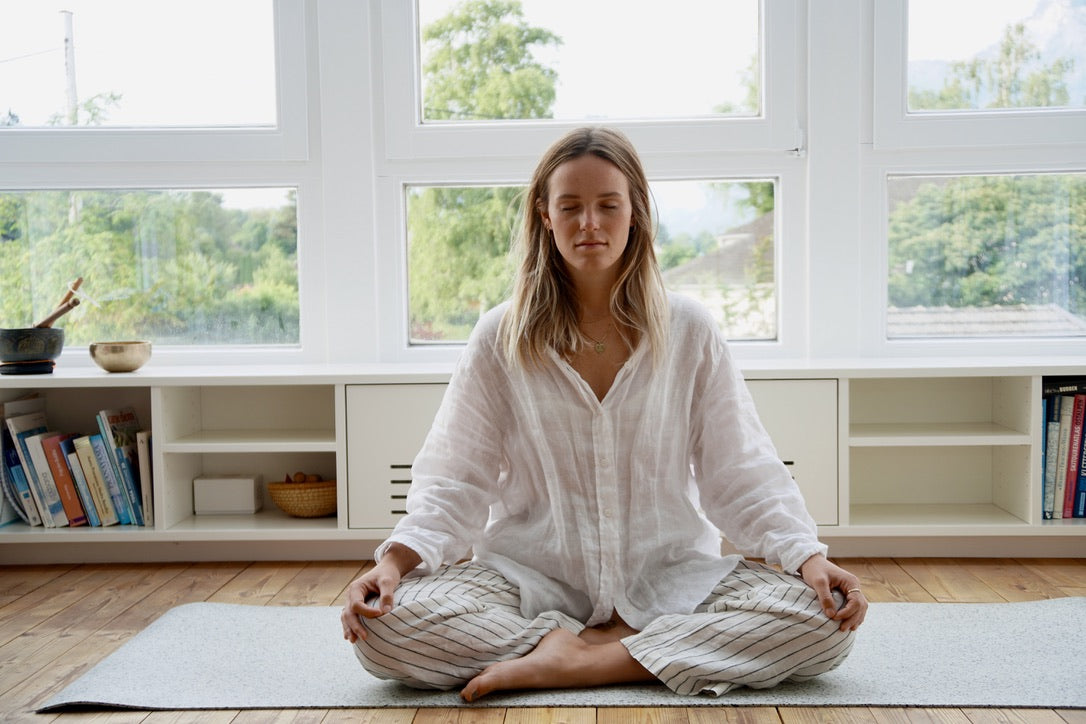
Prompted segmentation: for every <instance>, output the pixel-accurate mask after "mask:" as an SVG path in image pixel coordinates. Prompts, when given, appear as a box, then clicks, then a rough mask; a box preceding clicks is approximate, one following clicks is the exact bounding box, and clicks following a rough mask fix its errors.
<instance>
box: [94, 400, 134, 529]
mask: <svg viewBox="0 0 1086 724" xmlns="http://www.w3.org/2000/svg"><path fill="white" fill-rule="evenodd" d="M96 419H97V422H98V431H99V433H100V434H101V435H102V439H103V440H104V441H106V443H107V444H108V448H107V451H106V452H107V453H108V455H109V462H110V464H111V465H112V466H113V472H114V474H115V475H116V477H117V482H118V483H119V484H120V486H121V494H122V495H123V496H124V503H125V504H126V506H127V509H128V515H129V517H130V518H131V520H132V523H133V524H134V525H143V504H142V503H141V501H140V489H139V481H138V479H137V478H138V475H139V471H138V470H137V469H135V468H133V467H132V466H131V465H130V464H129V465H126V463H128V462H129V461H130V460H131V459H132V457H133V456H134V455H135V450H136V433H137V432H139V429H140V423H139V418H138V417H137V415H136V410H135V409H134V408H132V407H122V408H119V409H107V410H100V411H99V412H98V415H97V416H96Z"/></svg>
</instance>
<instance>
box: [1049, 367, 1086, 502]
mask: <svg viewBox="0 0 1086 724" xmlns="http://www.w3.org/2000/svg"><path fill="white" fill-rule="evenodd" d="M1041 394H1042V403H1043V405H1044V407H1043V411H1044V420H1045V423H1044V429H1043V430H1042V435H1043V436H1044V446H1043V448H1042V450H1043V453H1042V455H1041V461H1042V465H1043V475H1044V477H1043V481H1044V484H1043V486H1042V487H1043V490H1044V499H1043V501H1042V508H1041V510H1042V516H1043V517H1044V519H1045V520H1055V519H1058V518H1086V443H1084V441H1083V434H1084V433H1083V427H1084V426H1083V418H1084V417H1086V377H1074V378H1068V377H1046V378H1044V381H1043V383H1042V388H1041Z"/></svg>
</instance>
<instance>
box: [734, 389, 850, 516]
mask: <svg viewBox="0 0 1086 724" xmlns="http://www.w3.org/2000/svg"><path fill="white" fill-rule="evenodd" d="M747 387H749V388H750V394H751V396H752V397H753V398H754V405H755V407H757V408H758V415H759V417H761V419H762V424H763V425H764V426H765V429H766V431H767V432H768V433H769V436H770V437H771V438H772V439H773V444H774V445H775V446H776V447H777V453H778V454H779V455H780V456H781V460H784V461H785V463H786V464H788V467H789V468H790V469H791V471H792V477H793V478H795V480H796V483H797V484H798V485H799V488H800V490H802V491H803V497H804V499H805V500H806V501H807V510H808V511H809V512H810V513H811V517H812V518H814V519H815V522H816V523H818V524H819V525H837V511H838V501H837V490H838V488H837V460H838V457H837V380H748V381H747Z"/></svg>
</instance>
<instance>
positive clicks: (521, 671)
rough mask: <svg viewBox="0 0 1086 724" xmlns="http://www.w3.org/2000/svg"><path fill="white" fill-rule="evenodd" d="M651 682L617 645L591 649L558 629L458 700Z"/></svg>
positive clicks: (485, 674) (486, 674)
mask: <svg viewBox="0 0 1086 724" xmlns="http://www.w3.org/2000/svg"><path fill="white" fill-rule="evenodd" d="M654 678H655V677H654V676H653V675H652V674H651V673H649V671H648V670H646V669H645V668H644V667H643V666H641V664H639V663H637V661H635V660H634V659H633V657H631V656H630V653H629V651H627V650H626V647H625V646H623V645H622V644H621V643H619V642H618V641H613V642H610V643H605V644H600V645H593V644H589V643H588V642H586V641H584V640H583V639H581V638H579V637H577V636H576V635H575V634H573V633H571V632H569V631H567V630H565V629H562V628H557V629H555V630H553V631H551V632H550V633H548V634H547V635H546V636H544V637H543V639H542V640H541V641H540V642H539V644H538V645H537V646H536V647H535V649H533V650H532V651H531V652H529V653H528V654H527V655H526V656H523V657H521V658H519V659H511V660H509V661H501V662H499V663H497V664H491V665H490V666H488V667H486V668H485V669H483V670H482V671H481V672H479V675H478V676H476V677H475V678H474V679H472V680H471V681H469V682H468V683H467V685H466V686H465V687H464V689H463V690H462V691H461V692H460V696H461V697H462V698H463V699H464V701H475V700H476V699H478V698H479V697H481V696H485V695H487V694H489V693H491V692H493V691H508V690H511V689H550V688H565V687H585V686H600V685H603V684H617V683H623V682H632V681H649V680H652V679H654Z"/></svg>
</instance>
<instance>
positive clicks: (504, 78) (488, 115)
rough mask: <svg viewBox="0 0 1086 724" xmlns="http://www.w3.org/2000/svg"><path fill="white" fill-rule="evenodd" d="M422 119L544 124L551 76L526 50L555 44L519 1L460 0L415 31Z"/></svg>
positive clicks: (548, 111) (551, 99)
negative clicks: (421, 56)
mask: <svg viewBox="0 0 1086 724" xmlns="http://www.w3.org/2000/svg"><path fill="white" fill-rule="evenodd" d="M422 40H423V42H424V43H425V44H426V46H427V48H428V51H429V52H428V53H427V55H426V60H425V62H424V63H423V67H422V74H423V118H424V119H425V120H481V119H485V120H493V119H521V118H550V116H551V112H552V111H551V106H552V105H553V104H554V97H555V88H554V84H555V80H556V79H557V77H558V74H557V73H556V72H555V71H554V70H553V69H551V68H547V67H546V66H544V65H542V64H541V63H538V62H537V61H536V60H535V58H534V57H533V55H532V51H533V50H534V49H535V48H537V47H539V48H541V47H545V46H554V45H559V44H561V40H560V39H559V38H558V36H556V35H555V34H554V33H552V32H550V31H548V30H545V29H543V28H535V27H531V26H530V25H528V24H527V23H526V22H525V20H524V13H523V10H522V9H521V5H520V2H519V1H518V0H467V1H466V2H463V3H461V4H460V5H457V6H456V7H455V8H454V9H453V10H452V11H451V12H450V13H449V14H448V15H446V16H445V17H443V18H440V19H438V20H436V21H434V22H433V23H431V24H430V25H428V26H426V27H425V28H423V30H422Z"/></svg>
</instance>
